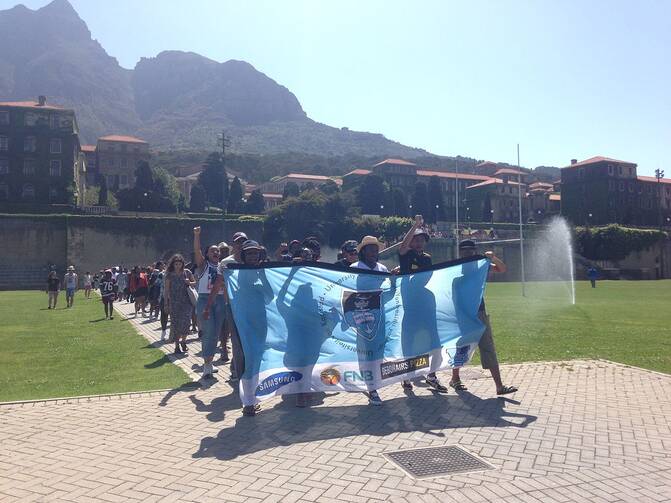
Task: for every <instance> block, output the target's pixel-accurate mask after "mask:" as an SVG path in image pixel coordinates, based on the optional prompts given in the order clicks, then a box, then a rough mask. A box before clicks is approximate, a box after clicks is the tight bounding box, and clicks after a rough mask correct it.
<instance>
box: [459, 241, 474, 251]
mask: <svg viewBox="0 0 671 503" xmlns="http://www.w3.org/2000/svg"><path fill="white" fill-rule="evenodd" d="M459 249H460V250H474V249H475V241H473V240H472V239H464V240H463V241H462V242H460V243H459Z"/></svg>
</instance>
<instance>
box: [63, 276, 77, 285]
mask: <svg viewBox="0 0 671 503" xmlns="http://www.w3.org/2000/svg"><path fill="white" fill-rule="evenodd" d="M65 288H77V274H75V273H74V272H73V273H72V274H70V273H68V274H66V275H65Z"/></svg>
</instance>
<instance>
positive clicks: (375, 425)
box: [191, 393, 537, 460]
mask: <svg viewBox="0 0 671 503" xmlns="http://www.w3.org/2000/svg"><path fill="white" fill-rule="evenodd" d="M292 398H293V397H292V396H288V397H287V398H286V399H284V400H282V401H281V402H279V403H278V404H276V405H275V406H274V407H272V408H269V409H263V410H261V412H260V413H259V414H258V415H257V416H255V417H244V416H242V417H239V418H238V419H237V420H236V423H235V425H234V426H232V427H230V428H224V429H223V430H221V431H220V432H219V433H218V434H217V436H216V437H205V438H203V439H202V440H201V442H200V447H199V448H198V450H197V451H196V452H195V453H194V454H193V457H194V458H208V457H213V458H217V459H221V460H231V459H235V458H237V457H238V456H241V455H244V454H251V453H255V452H258V451H261V450H265V449H271V448H273V447H277V446H288V445H292V444H295V443H303V442H314V441H320V440H330V439H334V438H343V437H350V436H357V435H371V436H386V435H391V434H394V433H410V432H422V433H426V434H429V435H435V436H438V437H444V436H445V433H443V432H442V431H436V430H445V429H459V428H472V427H485V426H495V427H514V428H524V427H526V426H528V425H529V424H531V423H533V422H534V421H535V420H536V419H537V417H536V416H532V415H527V414H520V413H516V412H512V411H509V410H506V409H505V406H506V404H513V405H516V404H519V402H515V401H513V400H510V399H507V398H501V397H498V398H485V399H481V398H479V397H477V396H475V395H473V394H471V393H462V394H461V395H460V396H455V395H451V396H442V397H436V396H427V395H423V396H415V395H411V396H409V397H399V398H394V399H391V400H386V401H385V402H384V405H383V406H382V407H371V406H370V405H368V404H361V405H350V406H336V407H318V408H315V407H312V408H304V409H300V408H296V407H295V406H294V404H295V401H294V400H292ZM191 400H192V402H194V403H195V404H196V410H202V411H207V412H208V416H207V417H208V419H209V420H210V421H221V420H222V419H223V418H224V413H225V411H226V410H231V409H238V408H240V402H239V397H238V395H237V393H236V394H233V395H228V396H225V397H221V398H216V399H214V400H213V401H212V403H211V404H210V405H209V406H206V405H205V404H203V402H200V401H199V400H196V399H195V398H192V399H191ZM199 407H200V409H199Z"/></svg>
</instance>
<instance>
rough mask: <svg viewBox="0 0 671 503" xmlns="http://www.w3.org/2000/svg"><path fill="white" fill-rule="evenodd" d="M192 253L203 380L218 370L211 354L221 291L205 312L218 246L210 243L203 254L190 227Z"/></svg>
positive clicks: (219, 318) (216, 335) (219, 321)
mask: <svg viewBox="0 0 671 503" xmlns="http://www.w3.org/2000/svg"><path fill="white" fill-rule="evenodd" d="M233 248H234V249H235V245H234V246H233ZM193 253H194V258H195V261H196V265H197V266H198V269H197V271H198V274H197V275H196V277H197V278H198V280H197V281H198V302H197V303H196V316H197V317H198V328H199V329H200V330H202V331H203V336H202V337H201V347H202V353H203V379H211V378H212V375H213V374H214V373H216V372H218V371H219V370H218V369H217V368H216V367H215V366H214V365H213V364H212V361H213V360H214V354H215V353H216V351H217V342H218V341H219V333H220V331H221V328H222V327H223V325H224V316H225V306H224V292H223V291H220V292H217V295H216V299H214V300H213V302H212V308H211V310H208V312H207V314H205V311H206V308H207V305H208V298H209V296H210V292H211V291H212V287H213V286H214V283H215V281H216V280H217V268H218V266H219V258H220V257H219V246H218V245H216V244H213V245H210V246H209V247H208V248H207V253H206V255H203V252H202V250H201V244H200V227H194V228H193Z"/></svg>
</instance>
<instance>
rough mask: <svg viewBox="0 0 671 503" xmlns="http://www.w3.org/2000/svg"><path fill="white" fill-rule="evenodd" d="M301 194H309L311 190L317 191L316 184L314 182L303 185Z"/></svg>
mask: <svg viewBox="0 0 671 503" xmlns="http://www.w3.org/2000/svg"><path fill="white" fill-rule="evenodd" d="M300 190H301V192H308V191H310V190H315V184H314V183H312V182H308V183H306V184H303V186H301V188H300Z"/></svg>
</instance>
